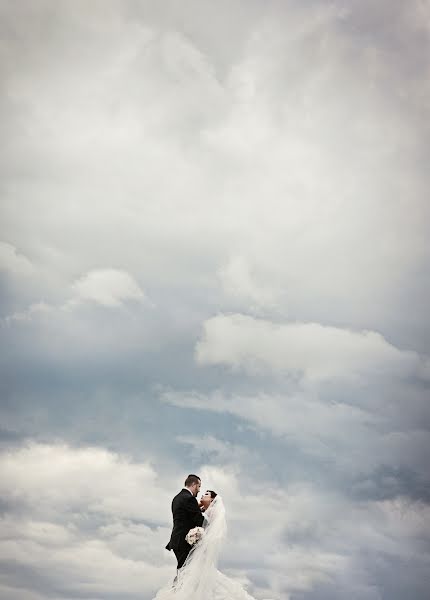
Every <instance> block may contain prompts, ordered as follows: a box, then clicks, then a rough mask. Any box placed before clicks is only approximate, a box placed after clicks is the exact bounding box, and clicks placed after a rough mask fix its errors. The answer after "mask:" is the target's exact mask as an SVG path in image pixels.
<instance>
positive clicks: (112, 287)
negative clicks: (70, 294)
mask: <svg viewBox="0 0 430 600" xmlns="http://www.w3.org/2000/svg"><path fill="white" fill-rule="evenodd" d="M72 287H73V289H74V291H75V292H76V295H77V297H78V298H79V299H81V300H90V301H93V302H96V303H98V304H102V305H103V306H111V307H115V306H120V305H121V304H122V303H123V301H124V300H138V301H140V302H141V301H142V300H143V299H144V293H143V291H142V290H141V288H140V287H139V285H138V284H137V282H136V281H135V280H134V279H133V277H132V276H131V275H130V274H129V273H126V272H125V271H121V270H117V269H94V270H92V271H89V272H88V273H86V274H85V275H83V276H82V277H81V278H80V279H78V280H77V281H76V282H75V283H74V284H73V286H72Z"/></svg>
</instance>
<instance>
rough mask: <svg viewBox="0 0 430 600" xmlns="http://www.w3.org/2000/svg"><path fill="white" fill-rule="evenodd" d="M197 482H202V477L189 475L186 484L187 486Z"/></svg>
mask: <svg viewBox="0 0 430 600" xmlns="http://www.w3.org/2000/svg"><path fill="white" fill-rule="evenodd" d="M195 483H200V477H198V476H197V475H188V477H187V478H186V480H185V484H184V485H185V487H190V486H192V485H194V484H195Z"/></svg>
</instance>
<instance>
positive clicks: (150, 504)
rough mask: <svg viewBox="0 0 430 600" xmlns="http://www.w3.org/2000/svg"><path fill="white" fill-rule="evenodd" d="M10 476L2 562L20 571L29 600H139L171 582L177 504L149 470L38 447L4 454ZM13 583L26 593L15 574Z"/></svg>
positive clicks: (105, 456) (92, 454)
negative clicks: (46, 596) (56, 598)
mask: <svg viewBox="0 0 430 600" xmlns="http://www.w3.org/2000/svg"><path fill="white" fill-rule="evenodd" d="M0 473H1V482H2V483H1V495H2V499H3V502H6V505H7V506H8V507H9V508H8V510H7V511H6V512H4V513H3V517H2V535H1V539H0V561H1V562H2V563H3V565H7V564H9V563H10V562H11V561H14V562H15V564H18V565H19V569H20V573H21V581H20V583H19V587H20V589H21V593H22V596H21V597H22V598H25V599H26V600H27V599H29V600H30V599H31V598H32V594H33V593H34V594H37V593H38V592H40V593H43V592H45V593H53V591H54V590H57V593H60V594H65V595H74V594H78V595H85V594H89V595H92V594H98V595H102V596H103V595H104V594H109V595H110V596H111V597H113V598H116V597H118V598H119V597H124V594H126V595H127V596H128V597H130V598H134V597H136V598H137V597H141V594H142V593H143V594H146V595H151V594H153V593H154V591H155V590H156V589H157V588H158V587H160V586H161V585H164V584H165V583H166V580H168V579H169V577H170V576H171V572H172V570H173V563H172V560H169V559H170V558H171V557H170V556H167V553H164V552H163V547H164V545H165V543H166V539H168V535H169V532H170V515H169V512H168V509H169V497H168V495H167V496H166V492H165V490H163V488H162V487H160V486H159V484H158V481H157V476H156V474H155V473H154V471H153V469H152V468H151V466H150V465H149V464H147V463H134V462H131V461H130V460H129V459H128V458H127V457H125V456H118V455H117V454H114V453H112V452H109V451H107V450H104V449H101V448H96V447H87V448H73V447H70V446H66V445H64V444H62V445H61V444H57V445H48V444H34V443H33V444H30V445H29V446H27V447H25V448H18V449H15V450H9V451H7V450H6V451H3V452H2V453H1V455H0ZM150 490H151V491H150ZM163 498H164V500H163ZM160 506H161V507H163V508H161V510H160ZM163 509H164V510H163ZM173 562H174V561H173ZM9 585H10V586H11V587H12V588H13V587H14V586H16V585H18V581H17V580H15V579H14V578H13V576H12V575H10V576H9ZM6 588H7V583H6V584H4V585H3V591H6Z"/></svg>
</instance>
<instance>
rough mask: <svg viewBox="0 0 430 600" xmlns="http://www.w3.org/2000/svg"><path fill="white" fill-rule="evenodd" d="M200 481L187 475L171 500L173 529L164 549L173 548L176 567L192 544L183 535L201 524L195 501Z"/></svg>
mask: <svg viewBox="0 0 430 600" xmlns="http://www.w3.org/2000/svg"><path fill="white" fill-rule="evenodd" d="M200 486H201V481H200V477H197V475H188V477H187V478H186V480H185V483H184V487H183V488H182V490H181V491H180V492H179V494H177V495H176V496H175V497H174V498H173V500H172V514H173V530H172V535H171V537H170V541H169V543H168V544H167V546H166V550H173V552H174V553H175V556H176V558H177V561H178V569H180V568H181V567H182V565H183V564H184V562H185V560H186V558H187V556H188V554H189V552H190V550H191V548H192V546H190V544H189V543H188V542H186V541H185V536H186V535H187V533H188V532H189V531H190V529H193V528H194V527H201V526H202V525H203V515H202V512H201V510H200V507H199V504H198V502H197V498H196V496H197V494H198V493H199V491H200Z"/></svg>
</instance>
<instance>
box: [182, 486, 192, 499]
mask: <svg viewBox="0 0 430 600" xmlns="http://www.w3.org/2000/svg"><path fill="white" fill-rule="evenodd" d="M182 489H183V490H187V492H190V494H191V496H193V497H194V494H193V492H192V491H191V490H189V489H188V488H186V487H184V488H182Z"/></svg>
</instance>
